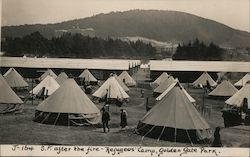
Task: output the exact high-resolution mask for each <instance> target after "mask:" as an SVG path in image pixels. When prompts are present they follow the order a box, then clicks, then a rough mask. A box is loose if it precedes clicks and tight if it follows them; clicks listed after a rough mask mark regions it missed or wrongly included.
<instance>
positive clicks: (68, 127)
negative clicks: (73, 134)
mask: <svg viewBox="0 0 250 157" xmlns="http://www.w3.org/2000/svg"><path fill="white" fill-rule="evenodd" d="M68 128H70V120H69V113H68Z"/></svg>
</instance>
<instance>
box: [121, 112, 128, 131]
mask: <svg viewBox="0 0 250 157" xmlns="http://www.w3.org/2000/svg"><path fill="white" fill-rule="evenodd" d="M127 116H128V114H127V111H126V110H124V109H121V122H120V126H121V128H122V129H124V128H125V127H126V126H127V125H128V123H127Z"/></svg>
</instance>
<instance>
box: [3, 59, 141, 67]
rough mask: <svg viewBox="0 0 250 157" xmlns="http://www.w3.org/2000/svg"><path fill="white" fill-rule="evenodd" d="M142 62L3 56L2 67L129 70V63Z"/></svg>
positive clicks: (137, 62)
mask: <svg viewBox="0 0 250 157" xmlns="http://www.w3.org/2000/svg"><path fill="white" fill-rule="evenodd" d="M130 62H133V63H134V65H136V64H138V65H139V64H140V61H139V60H125V59H73V58H30V57H26V58H23V57H1V66H2V67H25V68H67V69H86V68H87V69H99V70H128V69H129V63H130Z"/></svg>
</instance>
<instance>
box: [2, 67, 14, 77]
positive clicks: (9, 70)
mask: <svg viewBox="0 0 250 157" xmlns="http://www.w3.org/2000/svg"><path fill="white" fill-rule="evenodd" d="M11 70H12V68H9V69H8V71H6V73H5V74H4V75H3V76H4V77H5V76H7V75H8V73H10V72H11Z"/></svg>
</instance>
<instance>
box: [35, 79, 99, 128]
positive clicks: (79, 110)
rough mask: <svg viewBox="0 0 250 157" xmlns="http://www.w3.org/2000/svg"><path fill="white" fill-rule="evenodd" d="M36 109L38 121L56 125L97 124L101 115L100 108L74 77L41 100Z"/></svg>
mask: <svg viewBox="0 0 250 157" xmlns="http://www.w3.org/2000/svg"><path fill="white" fill-rule="evenodd" d="M36 110H37V112H38V113H37V114H36V121H38V122H42V123H47V124H54V125H56V124H62V125H82V124H85V123H90V124H97V123H99V122H100V116H101V113H100V110H99V109H98V108H97V107H96V105H95V104H94V103H93V102H92V101H91V100H90V99H89V98H88V96H87V95H86V94H85V93H84V92H83V91H82V90H81V88H80V87H79V86H78V85H77V83H76V82H75V81H74V79H67V80H66V81H65V82H64V83H63V84H62V86H60V88H58V90H56V91H55V92H54V93H53V94H52V95H51V96H50V97H48V98H47V99H45V100H44V101H43V102H41V103H40V104H39V105H38V106H37V108H36ZM76 115H77V116H76ZM55 117H57V118H55Z"/></svg>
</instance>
